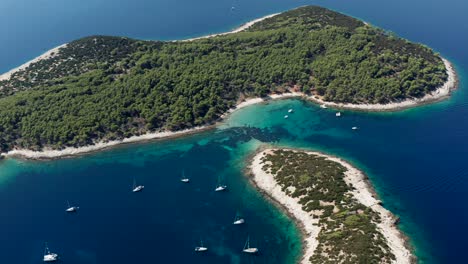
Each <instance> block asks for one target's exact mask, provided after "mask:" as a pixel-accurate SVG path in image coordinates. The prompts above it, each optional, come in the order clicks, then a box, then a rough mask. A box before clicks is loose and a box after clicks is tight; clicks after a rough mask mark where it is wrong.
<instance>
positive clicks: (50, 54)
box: [0, 43, 67, 81]
mask: <svg viewBox="0 0 468 264" xmlns="http://www.w3.org/2000/svg"><path fill="white" fill-rule="evenodd" d="M66 46H67V43H65V44H62V45H60V46H58V47H55V48H53V49H50V50H48V51H46V52H45V53H43V54H42V55H40V56H38V57H36V58H34V59H32V60H30V61H28V62H26V63H24V64H22V65H20V66H18V67H16V68H14V69H11V70H9V71H8V72H5V73H3V74H0V81H4V80H9V79H10V77H11V76H12V75H13V74H14V73H15V72H19V71H22V70H24V69H26V68H28V67H29V65H31V64H33V63H36V62H39V61H41V60H46V59H50V58H53V57H54V56H55V55H57V53H58V51H59V50H60V49H61V48H64V47H66Z"/></svg>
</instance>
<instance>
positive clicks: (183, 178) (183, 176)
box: [180, 170, 190, 183]
mask: <svg viewBox="0 0 468 264" xmlns="http://www.w3.org/2000/svg"><path fill="white" fill-rule="evenodd" d="M180 181H181V182H183V183H188V182H190V179H189V178H187V177H185V171H184V170H183V171H182V178H180Z"/></svg>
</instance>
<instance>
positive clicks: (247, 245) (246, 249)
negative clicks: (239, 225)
mask: <svg viewBox="0 0 468 264" xmlns="http://www.w3.org/2000/svg"><path fill="white" fill-rule="evenodd" d="M242 252H244V253H249V254H255V253H257V252H258V248H254V247H250V236H247V241H245V245H244V249H243V250H242Z"/></svg>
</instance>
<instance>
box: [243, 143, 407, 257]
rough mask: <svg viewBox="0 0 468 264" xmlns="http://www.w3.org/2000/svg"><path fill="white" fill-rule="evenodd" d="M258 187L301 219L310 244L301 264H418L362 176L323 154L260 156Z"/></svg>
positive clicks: (255, 164) (269, 152) (270, 152)
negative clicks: (414, 263)
mask: <svg viewBox="0 0 468 264" xmlns="http://www.w3.org/2000/svg"><path fill="white" fill-rule="evenodd" d="M251 173H252V180H253V182H254V183H255V185H256V186H257V187H258V188H259V189H260V190H261V191H263V192H264V193H266V194H267V195H268V196H269V197H271V198H272V199H273V200H275V201H276V202H278V203H279V204H280V205H281V206H283V207H284V208H285V210H286V211H287V212H288V213H290V214H291V215H292V217H294V218H296V219H297V220H298V222H299V224H300V225H302V228H303V236H304V240H305V249H304V256H303V259H302V261H301V263H317V264H323V263H399V264H403V263H412V262H414V261H415V259H414V257H413V256H412V254H411V252H410V250H409V249H408V248H407V246H406V241H405V239H404V238H403V237H402V235H401V234H400V232H399V230H398V229H397V227H396V226H395V218H394V216H393V215H392V214H391V213H390V212H389V211H387V210H386V209H384V208H383V207H382V206H381V205H380V203H381V202H380V201H379V200H377V199H376V198H375V197H374V195H373V193H372V191H371V190H370V189H371V187H370V186H369V184H368V183H367V181H366V180H365V177H364V175H363V174H362V172H360V171H359V170H357V169H356V168H354V167H353V166H351V165H350V164H349V163H347V162H345V161H343V160H341V159H338V158H335V157H331V156H327V155H324V154H321V153H317V152H306V151H300V150H291V149H265V150H262V151H259V152H258V153H257V154H256V155H255V157H254V158H253V161H252V163H251Z"/></svg>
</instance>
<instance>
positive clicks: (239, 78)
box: [0, 6, 456, 158]
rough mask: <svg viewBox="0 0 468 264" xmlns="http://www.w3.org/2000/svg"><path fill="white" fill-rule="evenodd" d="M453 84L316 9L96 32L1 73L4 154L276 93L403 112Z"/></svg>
mask: <svg viewBox="0 0 468 264" xmlns="http://www.w3.org/2000/svg"><path fill="white" fill-rule="evenodd" d="M455 86H456V76H455V71H454V70H453V67H452V66H451V64H450V63H449V62H448V61H447V60H445V59H443V58H442V57H441V56H440V55H439V54H437V53H435V52H434V51H433V50H431V49H430V48H428V47H426V46H424V45H421V44H416V43H412V42H410V41H408V40H405V39H402V38H399V37H397V36H395V35H394V34H391V33H388V32H386V31H384V30H382V29H379V28H376V27H374V26H372V25H369V24H368V23H365V22H363V21H360V20H358V19H355V18H353V17H350V16H347V15H344V14H341V13H338V12H335V11H332V10H329V9H326V8H322V7H318V6H305V7H300V8H297V9H294V10H290V11H287V12H284V13H281V14H275V15H270V16H266V17H264V18H261V19H257V20H255V21H253V22H249V23H247V24H245V25H244V26H242V27H241V28H239V29H236V30H234V31H232V32H228V33H224V34H217V35H211V36H207V37H202V38H196V39H190V40H185V41H142V40H136V39H130V38H126V37H111V36H90V37H86V38H83V39H79V40H76V41H72V42H70V43H67V44H64V45H62V46H60V47H57V48H55V49H53V50H51V51H49V52H47V53H45V54H43V55H42V56H40V57H38V58H36V59H34V60H32V61H30V62H28V63H26V64H24V65H22V66H20V67H18V68H16V69H14V70H12V71H10V72H8V73H5V74H3V75H1V76H0V153H3V155H22V156H25V157H30V158H39V157H42V158H51V157H60V156H64V155H72V154H77V153H83V152H87V151H93V150H96V149H101V148H105V147H108V146H112V145H115V144H120V143H124V142H133V141H137V140H145V139H152V138H161V137H167V136H173V135H174V133H175V134H176V135H180V134H181V133H186V132H193V131H198V130H200V129H205V128H206V127H207V126H208V127H209V126H212V125H213V124H215V123H216V122H217V121H219V120H220V119H221V118H222V117H225V116H226V113H228V112H229V111H230V110H232V109H235V108H238V107H239V106H245V105H248V104H251V103H255V102H261V101H263V100H265V99H268V98H281V97H289V96H299V97H302V98H305V99H308V100H313V101H316V102H318V103H320V104H327V105H329V106H330V107H337V108H340V107H343V108H356V109H365V110H369V111H379V110H396V109H401V108H405V107H410V106H415V105H419V104H422V103H427V102H431V101H436V100H440V99H442V98H446V97H447V96H448V95H449V93H450V91H451V90H452V89H454V88H455Z"/></svg>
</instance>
